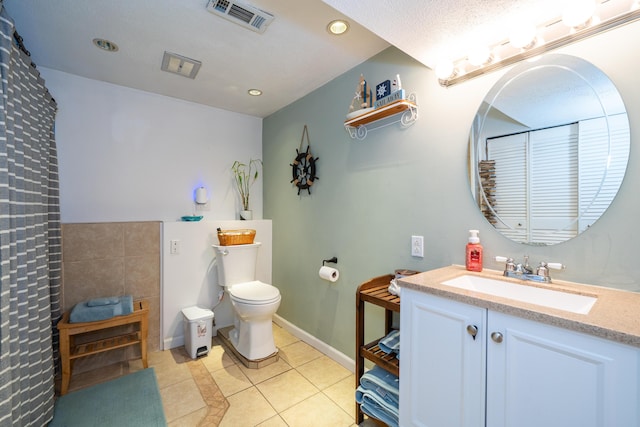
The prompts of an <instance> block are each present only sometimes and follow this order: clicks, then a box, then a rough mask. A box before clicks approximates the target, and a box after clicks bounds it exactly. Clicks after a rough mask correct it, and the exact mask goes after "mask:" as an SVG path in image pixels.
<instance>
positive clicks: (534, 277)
mask: <svg viewBox="0 0 640 427" xmlns="http://www.w3.org/2000/svg"><path fill="white" fill-rule="evenodd" d="M495 260H496V261H497V262H504V263H505V265H504V273H502V275H503V276H505V277H513V278H516V279H520V280H531V281H534V282H544V283H551V276H550V274H549V269H555V270H564V269H565V266H564V265H563V264H561V263H559V262H550V263H547V262H544V261H540V264H538V266H537V267H536V272H535V274H534V272H533V269H532V268H531V266H530V265H529V256H528V255H525V256H524V264H522V263H520V264H515V263H514V261H513V258H506V257H503V256H496V257H495Z"/></svg>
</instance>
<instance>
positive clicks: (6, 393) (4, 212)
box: [0, 3, 61, 426]
mask: <svg viewBox="0 0 640 427" xmlns="http://www.w3.org/2000/svg"><path fill="white" fill-rule="evenodd" d="M0 8H1V10H0V78H1V82H0V83H1V88H0V90H1V95H2V96H1V98H0V280H1V281H0V426H44V425H46V424H47V422H48V421H50V420H51V418H52V416H53V403H54V357H55V356H54V352H53V339H54V338H53V331H54V330H55V328H53V323H52V322H56V321H57V320H58V319H59V317H60V305H59V293H60V276H61V271H60V266H61V247H60V218H59V211H60V209H59V202H58V170H57V156H56V146H55V141H54V119H55V113H56V104H55V101H54V100H53V99H52V98H51V96H50V95H49V92H48V91H47V89H46V88H45V86H44V81H43V80H42V78H41V77H40V74H39V73H38V71H37V70H36V69H35V68H34V67H33V66H32V65H31V60H30V59H29V57H28V56H27V55H26V54H25V53H24V52H22V51H21V50H20V49H18V48H17V47H16V46H15V45H14V43H13V37H14V31H15V30H14V26H13V22H12V20H11V19H10V18H9V17H8V16H7V14H6V12H5V10H4V8H3V6H2V3H0Z"/></svg>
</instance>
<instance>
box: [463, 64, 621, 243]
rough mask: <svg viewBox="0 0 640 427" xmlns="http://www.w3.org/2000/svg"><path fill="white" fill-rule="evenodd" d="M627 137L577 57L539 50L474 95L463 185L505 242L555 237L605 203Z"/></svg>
mask: <svg viewBox="0 0 640 427" xmlns="http://www.w3.org/2000/svg"><path fill="white" fill-rule="evenodd" d="M629 141H630V139H629V121H628V118H627V114H626V110H625V107H624V103H623V102H622V98H621V97H620V95H619V93H618V91H617V90H616V88H615V86H614V85H613V83H612V82H611V81H610V80H609V79H608V77H607V76H606V75H605V74H604V73H602V72H601V71H600V70H599V69H597V68H596V67H595V66H593V65H592V64H590V63H589V62H587V61H584V60H582V59H580V58H576V57H572V56H568V55H557V54H553V55H546V56H544V57H543V58H541V59H539V60H538V61H537V62H534V63H523V64H520V65H519V66H517V67H515V68H514V69H512V70H511V71H510V72H508V73H507V74H506V75H505V76H504V77H503V78H502V79H501V80H500V81H498V83H496V85H495V86H494V87H493V88H492V90H491V91H490V92H489V94H488V95H487V96H486V98H485V100H484V101H483V103H482V105H481V107H480V109H479V111H478V113H477V115H476V117H475V119H474V123H473V125H472V129H471V133H470V144H469V163H470V165H469V175H470V182H471V191H472V193H473V195H474V198H475V200H476V202H477V204H478V207H479V208H480V210H481V211H482V212H483V214H484V216H485V218H486V219H487V220H488V221H489V222H490V223H491V224H493V225H494V227H495V228H496V229H497V230H499V231H500V232H501V233H502V234H503V235H505V236H506V237H508V238H510V239H511V240H513V241H516V242H520V243H529V244H537V245H551V244H556V243H560V242H563V241H565V240H568V239H571V238H573V237H575V236H577V235H578V234H580V233H582V232H583V231H585V230H586V229H587V228H589V227H590V226H592V225H593V224H594V223H595V222H596V221H597V220H598V218H600V216H601V215H602V214H603V213H604V212H605V211H606V209H607V208H608V207H609V205H610V204H611V202H612V200H613V198H614V197H615V195H616V193H617V191H618V189H619V187H620V184H621V183H622V179H623V177H624V173H625V170H626V166H627V160H628V157H629Z"/></svg>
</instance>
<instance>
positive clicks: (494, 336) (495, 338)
mask: <svg viewBox="0 0 640 427" xmlns="http://www.w3.org/2000/svg"><path fill="white" fill-rule="evenodd" d="M491 339H492V340H493V341H494V342H497V343H498V344H500V343H501V342H502V340H503V339H504V337H503V336H502V334H501V333H500V332H492V333H491Z"/></svg>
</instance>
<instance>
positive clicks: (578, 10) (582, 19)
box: [562, 0, 596, 28]
mask: <svg viewBox="0 0 640 427" xmlns="http://www.w3.org/2000/svg"><path fill="white" fill-rule="evenodd" d="M595 11H596V2H595V1H594V0H569V1H568V2H567V4H566V5H565V8H564V11H563V12H562V22H563V23H564V24H565V25H566V26H567V27H571V28H576V27H580V26H581V25H584V24H586V23H587V22H588V21H589V19H591V17H592V16H593V14H594V13H595Z"/></svg>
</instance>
